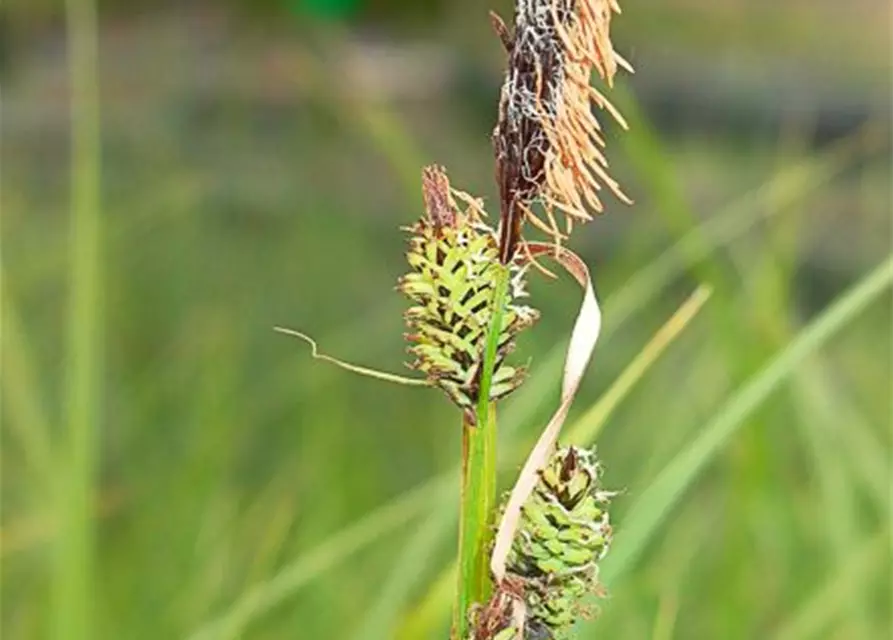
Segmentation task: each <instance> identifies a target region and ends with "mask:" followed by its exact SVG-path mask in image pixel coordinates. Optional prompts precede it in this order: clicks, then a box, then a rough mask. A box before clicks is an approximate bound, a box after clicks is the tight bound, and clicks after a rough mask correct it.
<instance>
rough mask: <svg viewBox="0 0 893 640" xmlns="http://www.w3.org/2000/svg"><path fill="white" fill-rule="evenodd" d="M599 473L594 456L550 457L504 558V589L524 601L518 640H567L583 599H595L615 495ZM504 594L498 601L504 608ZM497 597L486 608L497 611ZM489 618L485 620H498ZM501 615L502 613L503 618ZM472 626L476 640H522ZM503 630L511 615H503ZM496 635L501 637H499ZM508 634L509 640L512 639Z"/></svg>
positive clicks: (579, 452) (565, 452) (564, 453)
mask: <svg viewBox="0 0 893 640" xmlns="http://www.w3.org/2000/svg"><path fill="white" fill-rule="evenodd" d="M600 473H601V467H600V466H599V464H598V461H597V460H596V457H595V453H594V452H592V451H587V450H585V449H580V448H577V447H567V448H564V449H560V450H558V451H556V452H555V453H554V454H552V457H551V458H550V460H549V464H548V465H547V466H546V467H545V468H544V469H543V470H542V471H541V472H540V479H539V482H538V483H537V485H536V488H535V489H534V490H533V493H532V494H531V495H530V497H529V498H528V499H527V502H526V503H525V504H524V507H523V509H522V512H521V519H520V521H519V523H518V530H517V532H516V534H515V537H514V540H513V541H512V548H511V551H510V553H509V557H508V565H507V574H506V578H505V584H507V585H510V587H509V588H508V593H513V594H515V595H516V597H517V598H518V599H520V600H522V601H523V603H524V609H525V616H524V617H525V622H524V636H523V640H547V639H553V638H556V639H557V638H563V637H566V633H567V631H568V630H569V629H570V627H571V626H572V625H573V624H574V622H576V621H577V620H578V619H579V618H580V617H582V616H584V615H585V614H586V613H587V611H586V609H585V608H584V606H583V600H584V597H585V596H587V595H591V594H598V593H600V592H601V588H600V585H599V582H598V563H599V561H600V560H601V559H602V558H603V557H604V556H605V554H606V553H607V551H608V546H609V544H610V542H611V526H610V523H609V518H608V511H607V506H608V503H609V502H610V499H611V497H612V496H613V494H612V493H611V492H608V491H604V490H603V489H602V488H601V487H600V484H599V476H600ZM505 594H506V591H505V588H504V589H503V591H502V592H501V593H500V592H498V593H497V596H500V597H502V598H503V600H504V601H505V597H506V596H505ZM495 603H496V597H494V599H493V600H492V601H491V603H489V604H488V607H489V608H490V609H489V610H492V609H493V608H494V607H495ZM489 610H488V609H485V610H484V611H485V612H488V614H487V615H488V616H489V620H493V619H496V620H500V618H497V617H496V616H494V615H493V614H492V613H489ZM505 610H506V608H505V606H503V611H505ZM485 617H487V616H479V617H478V618H477V619H476V620H475V621H474V625H473V626H474V627H475V632H474V634H473V635H472V638H473V639H474V640H491V639H495V638H499V639H500V640H502V638H503V636H502V635H500V634H503V633H505V634H506V637H507V638H514V640H521V637H520V635H519V634H518V633H517V631H515V630H514V629H515V628H517V625H515V627H514V628H503V627H502V626H501V625H500V624H493V623H492V622H488V624H489V625H490V627H491V630H488V631H486V632H484V631H483V629H482V626H481V623H483V622H484V621H485ZM501 620H502V621H504V622H505V623H507V621H508V614H507V613H503V614H502V618H501ZM497 629H498V631H497ZM509 632H511V633H513V634H514V635H511V634H510V633H509Z"/></svg>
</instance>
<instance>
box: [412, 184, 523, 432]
mask: <svg viewBox="0 0 893 640" xmlns="http://www.w3.org/2000/svg"><path fill="white" fill-rule="evenodd" d="M423 193H424V196H425V207H426V215H425V216H424V217H423V218H422V219H421V220H420V221H419V222H418V223H416V224H415V225H413V226H412V227H409V228H408V229H407V230H408V231H409V232H410V233H411V237H410V239H409V251H408V252H407V256H406V258H407V261H408V262H409V266H410V268H411V269H412V271H411V272H410V273H408V274H406V275H405V276H403V277H402V278H401V279H400V281H399V284H398V289H400V291H402V292H403V293H404V294H405V295H406V296H407V297H408V298H409V299H410V301H411V302H412V306H411V307H410V308H409V309H408V310H407V311H406V313H405V318H406V323H407V326H408V328H409V330H410V331H409V332H408V333H407V334H406V338H407V340H408V341H409V342H410V343H411V344H412V346H411V347H410V348H409V352H410V353H412V354H413V355H414V356H415V360H414V361H413V362H412V363H411V364H410V365H409V366H410V367H411V368H413V369H416V370H418V371H420V372H422V373H423V374H424V375H425V377H426V378H427V379H428V381H429V382H430V383H431V384H432V385H433V386H437V387H440V388H441V389H443V391H444V392H445V393H446V394H447V396H449V397H450V399H451V400H452V401H453V402H455V403H456V404H457V405H459V407H460V408H461V409H463V411H465V412H466V414H467V415H468V416H469V417H473V416H474V410H475V407H476V405H477V402H478V399H479V398H478V391H479V386H480V375H481V366H482V363H483V358H484V348H485V344H486V342H487V333H488V331H489V328H490V322H491V319H492V317H493V313H494V309H495V308H496V305H502V307H503V309H504V313H503V321H502V326H501V328H500V334H499V340H498V349H497V354H496V363H495V370H494V373H493V381H492V385H491V390H490V398H489V400H497V399H499V398H502V397H504V396H506V395H508V394H509V393H511V392H512V391H513V390H514V389H516V388H517V387H518V386H519V385H520V384H521V382H522V381H523V379H524V373H525V370H524V369H523V368H516V367H512V366H509V365H508V364H506V362H505V359H506V356H507V355H508V354H509V353H510V352H511V351H512V349H513V348H514V339H515V336H516V335H517V334H518V333H519V332H521V331H522V330H523V329H525V328H527V327H529V326H530V325H531V324H533V323H534V322H535V321H536V319H537V317H538V315H539V314H538V313H537V312H536V311H535V310H533V309H531V308H530V307H527V306H523V305H519V304H517V303H516V302H515V301H516V300H517V299H519V298H523V297H525V296H526V292H525V291H524V281H523V279H524V269H523V268H522V267H518V266H517V265H508V266H503V265H502V264H501V263H500V262H499V251H498V246H497V245H498V238H497V235H496V232H495V231H493V230H492V229H491V228H490V227H488V226H487V225H486V224H485V223H484V222H483V220H482V217H481V215H482V211H481V210H480V209H479V208H478V206H477V204H476V203H475V202H474V201H472V200H471V199H470V198H467V197H465V198H466V200H468V207H467V208H466V209H465V210H462V209H461V208H460V207H459V206H458V205H457V204H456V201H455V199H454V197H453V193H454V192H453V191H451V189H450V186H449V181H448V180H447V177H446V174H445V173H444V172H443V170H442V169H440V168H439V167H427V168H426V169H425V170H424V173H423ZM456 193H458V192H456ZM463 195H464V194H463ZM502 269H509V270H510V271H511V273H510V285H509V287H508V290H507V292H506V296H505V297H504V298H503V299H502V300H494V299H493V297H494V291H495V289H496V282H497V279H498V276H499V274H500V271H501V270H502Z"/></svg>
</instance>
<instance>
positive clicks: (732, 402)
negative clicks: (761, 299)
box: [602, 258, 893, 584]
mask: <svg viewBox="0 0 893 640" xmlns="http://www.w3.org/2000/svg"><path fill="white" fill-rule="evenodd" d="M891 281H893V258H890V259H888V260H886V261H885V262H884V263H883V264H881V265H880V266H879V267H877V268H876V269H875V270H874V271H873V272H872V273H870V274H869V275H868V276H866V277H865V278H864V279H863V280H862V281H861V282H859V283H858V284H857V285H856V286H854V287H853V288H852V289H851V290H850V291H848V292H847V293H846V294H845V295H844V296H842V297H841V298H840V299H838V300H837V301H836V302H835V303H834V304H833V305H832V306H831V307H829V308H828V309H827V310H825V311H824V312H822V314H821V315H820V316H819V317H818V318H816V319H815V320H813V321H812V322H811V323H810V324H809V325H808V326H807V327H805V328H804V329H803V330H802V331H801V332H800V333H799V334H798V335H797V337H796V338H795V340H794V341H793V342H792V343H791V344H790V345H788V346H787V347H786V348H785V349H784V350H783V351H782V352H781V353H780V354H778V356H777V357H776V358H775V359H774V360H773V361H772V362H771V363H770V364H769V365H768V366H766V367H765V368H764V369H763V370H762V371H761V372H760V373H759V374H757V375H756V376H754V377H753V378H752V379H751V380H750V381H748V382H747V383H746V384H745V385H744V386H743V387H742V388H741V389H740V390H739V391H738V392H737V393H735V395H734V396H732V397H731V398H730V399H729V401H728V402H727V403H726V404H725V405H724V406H723V408H722V409H721V410H720V411H719V412H718V413H717V414H716V416H715V417H714V418H713V419H712V420H710V421H709V422H708V423H707V425H706V426H705V427H704V430H703V432H702V433H701V434H700V435H699V436H698V438H697V439H696V440H695V441H694V442H693V443H691V444H690V445H689V446H687V447H686V448H685V450H684V451H682V452H681V453H679V454H678V455H677V456H676V457H675V458H674V459H673V460H672V461H671V462H670V464H668V465H667V466H666V468H665V469H664V470H663V471H661V473H659V474H658V476H657V477H656V478H655V480H654V481H653V482H652V483H651V485H650V486H649V487H648V488H647V489H645V490H644V491H643V492H642V494H641V497H640V498H639V499H638V500H637V502H636V503H635V505H634V506H633V507H632V508H631V509H630V511H629V513H628V514H627V515H626V517H625V518H624V521H623V524H622V526H621V528H620V530H619V532H618V535H617V539H616V544H615V545H614V548H613V549H612V550H611V553H610V554H609V556H608V557H607V558H606V559H605V562H604V563H603V566H602V576H603V578H604V580H605V582H606V583H608V584H610V583H612V582H614V581H615V580H616V579H617V578H618V577H619V576H620V575H621V574H622V573H623V572H625V571H628V570H629V569H630V568H631V567H632V565H633V563H634V562H635V561H636V559H637V558H638V556H639V555H640V554H641V553H642V551H643V550H644V549H645V546H646V545H647V544H648V542H649V541H650V540H651V538H652V537H653V536H654V535H655V533H656V532H657V530H658V528H659V527H660V524H661V523H662V522H663V521H664V519H665V518H666V517H667V516H668V514H669V513H670V510H671V509H672V508H673V507H674V506H675V505H676V503H677V502H678V501H679V499H680V498H681V497H682V495H683V494H684V492H685V490H686V489H688V488H689V487H690V486H691V484H692V483H693V482H694V480H695V479H696V478H697V477H698V475H699V474H700V472H701V471H702V470H703V469H704V468H705V467H706V466H707V464H709V463H710V462H711V461H712V460H713V458H714V457H715V455H716V454H717V452H718V451H719V449H720V448H721V447H722V445H723V444H725V443H726V442H727V441H728V439H729V438H730V437H731V436H732V435H733V434H734V433H735V430H736V429H737V427H738V426H739V425H741V424H742V422H743V421H744V419H745V418H747V417H748V416H749V415H750V414H751V413H752V412H753V411H754V410H755V409H757V408H758V407H759V406H760V404H761V403H762V402H763V401H764V400H765V399H766V398H767V397H769V395H770V394H771V393H772V392H774V391H775V390H777V389H778V388H779V386H780V385H782V384H783V383H784V382H785V381H786V379H787V378H788V377H789V376H790V375H791V374H792V373H793V372H794V371H795V370H796V368H797V367H798V366H799V365H800V364H801V363H802V362H803V361H804V359H805V358H806V357H807V356H809V355H810V354H811V353H813V352H814V351H815V350H816V349H818V348H819V347H821V346H822V345H823V344H824V343H825V342H826V341H827V340H828V339H829V338H831V337H832V336H833V335H834V334H835V333H836V332H837V331H839V330H840V329H842V328H843V327H845V326H846V324H847V323H848V322H850V321H851V320H852V319H853V318H855V317H856V316H857V315H858V314H859V313H860V312H862V311H863V310H864V309H865V308H866V307H867V306H868V305H869V304H871V303H872V302H874V301H875V300H876V299H877V298H878V297H879V296H880V295H881V294H882V293H883V292H884V291H885V290H886V289H887V287H889V285H890V283H891Z"/></svg>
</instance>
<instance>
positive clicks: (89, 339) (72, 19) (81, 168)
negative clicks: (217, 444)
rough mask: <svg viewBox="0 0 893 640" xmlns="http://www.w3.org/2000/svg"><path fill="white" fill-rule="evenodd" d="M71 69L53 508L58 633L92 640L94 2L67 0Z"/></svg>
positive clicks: (96, 229)
mask: <svg viewBox="0 0 893 640" xmlns="http://www.w3.org/2000/svg"><path fill="white" fill-rule="evenodd" d="M66 13H67V24H68V39H69V46H68V56H69V67H70V70H71V127H72V136H71V163H72V166H71V256H72V262H71V288H70V317H69V327H68V330H69V336H68V338H69V354H68V357H69V360H68V371H67V386H66V409H65V415H66V434H65V435H66V438H65V444H64V447H63V448H62V451H61V460H60V465H59V466H60V470H61V473H60V474H59V475H58V477H57V486H56V496H55V498H56V499H55V508H56V513H57V516H58V517H59V520H60V522H61V523H62V525H61V527H60V529H61V530H60V534H59V536H58V537H57V554H56V569H55V575H54V577H53V582H54V591H55V594H54V603H55V607H54V610H53V637H55V638H58V639H59V640H62V639H65V640H90V639H92V638H95V637H96V631H95V629H94V626H93V624H94V620H93V613H94V596H95V591H94V589H95V585H94V575H93V571H94V552H95V550H94V545H95V535H94V531H93V517H92V507H93V501H94V497H93V491H94V487H93V485H94V481H95V474H96V467H97V443H98V441H99V421H100V413H99V406H100V399H99V387H98V385H99V379H100V375H101V373H100V357H101V356H100V343H99V336H100V335H101V325H100V322H101V317H102V316H101V314H100V308H101V304H102V300H101V297H100V291H99V287H100V258H99V253H100V202H99V189H100V182H99V171H100V165H99V153H100V141H99V81H98V51H97V49H98V36H97V26H96V21H97V19H96V7H95V5H94V3H93V2H92V1H91V0H68V1H67V2H66Z"/></svg>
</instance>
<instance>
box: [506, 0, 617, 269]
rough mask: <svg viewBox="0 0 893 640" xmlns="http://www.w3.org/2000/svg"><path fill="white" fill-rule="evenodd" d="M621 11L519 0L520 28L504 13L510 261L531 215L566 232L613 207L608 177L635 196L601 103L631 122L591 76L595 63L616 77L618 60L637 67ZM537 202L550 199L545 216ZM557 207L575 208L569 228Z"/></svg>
mask: <svg viewBox="0 0 893 640" xmlns="http://www.w3.org/2000/svg"><path fill="white" fill-rule="evenodd" d="M613 12H617V13H619V12H620V7H619V6H618V4H617V2H616V0H518V2H517V4H516V8H515V25H514V34H513V35H512V36H509V35H508V29H507V28H506V27H505V25H504V24H503V23H502V21H501V20H499V19H498V18H496V19H495V20H494V23H495V24H496V25H497V32H498V33H499V34H500V37H501V39H502V40H503V43H504V44H505V46H506V49H507V50H508V54H509V63H508V69H507V71H506V75H505V79H504V81H503V85H502V93H501V96H500V107H499V120H498V122H497V125H496V129H495V130H494V133H493V143H494V147H495V153H496V164H497V168H496V177H497V182H498V184H499V191H500V198H501V204H502V229H501V235H500V249H501V251H500V254H501V255H500V257H501V258H502V260H503V262H508V261H509V260H511V259H512V258H513V257H514V252H515V250H516V247H517V243H518V241H519V240H520V233H521V224H522V222H523V221H524V220H529V221H530V222H531V223H532V224H534V225H535V226H537V227H539V228H540V229H541V230H543V231H545V232H546V233H547V234H549V235H550V236H551V237H552V238H553V239H554V240H555V241H556V242H560V241H561V240H562V239H563V238H564V237H565V236H566V235H567V234H569V233H570V231H571V230H572V228H573V222H575V221H581V222H585V221H588V220H590V219H591V218H592V216H591V213H590V212H591V211H594V212H601V211H603V210H604V205H603V203H602V201H601V199H600V197H599V193H598V192H599V191H601V190H602V188H603V187H605V186H607V187H608V189H609V190H611V191H612V192H613V193H614V195H615V196H616V197H618V198H619V199H620V200H622V201H624V202H627V203H628V202H630V200H629V198H627V197H626V195H625V194H624V193H623V191H622V190H621V189H620V186H619V185H618V183H617V182H616V181H615V180H614V179H613V178H611V176H610V175H609V173H608V162H607V159H606V158H605V155H604V152H603V149H604V147H605V140H604V137H603V135H602V130H601V124H600V123H599V121H598V119H597V118H596V116H595V114H594V113H593V110H592V105H593V104H594V105H596V106H598V107H599V108H600V109H603V110H606V111H608V113H610V114H611V116H612V117H613V118H614V119H615V120H617V122H619V123H620V125H621V126H623V127H626V123H625V121H624V120H623V117H622V116H621V115H620V113H619V112H618V111H617V110H616V109H615V108H614V107H613V106H612V105H611V103H610V102H609V101H608V100H607V99H606V98H605V97H604V96H603V95H602V94H601V93H600V92H599V91H598V90H597V89H595V88H594V87H592V86H590V84H589V82H590V77H591V76H592V73H593V71H595V72H596V73H597V74H598V75H599V77H600V78H601V79H602V80H603V81H604V82H605V83H607V84H608V86H611V84H612V82H613V78H614V75H615V73H616V72H617V68H618V66H620V67H625V68H627V69H629V65H628V64H627V63H626V62H625V61H624V60H623V59H622V58H621V57H620V56H619V55H618V54H617V53H616V52H615V51H614V49H613V46H612V44H611V40H610V22H611V15H612V13H613ZM534 204H540V205H542V207H543V211H544V216H545V220H542V219H539V218H537V216H536V215H534V213H533V212H532V210H531V207H532V206H533V205H534ZM556 210H558V211H559V212H561V213H563V214H564V215H565V218H566V225H565V230H564V231H562V230H561V229H560V228H559V226H558V223H557V221H556V219H555V211H556Z"/></svg>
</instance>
